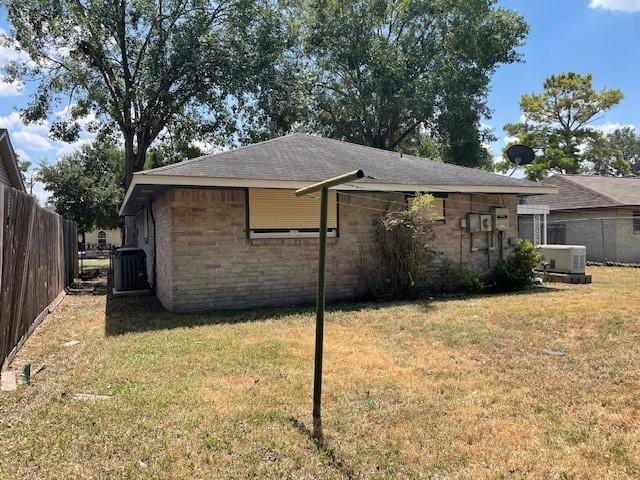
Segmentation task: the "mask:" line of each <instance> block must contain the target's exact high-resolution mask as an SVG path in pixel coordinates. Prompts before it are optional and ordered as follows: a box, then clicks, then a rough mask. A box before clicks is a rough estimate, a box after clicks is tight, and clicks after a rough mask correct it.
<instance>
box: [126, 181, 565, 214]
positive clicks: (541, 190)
mask: <svg viewBox="0 0 640 480" xmlns="http://www.w3.org/2000/svg"><path fill="white" fill-rule="evenodd" d="M315 181H317V180H315ZM313 182H314V180H309V181H300V180H258V179H246V178H212V177H187V176H182V175H145V174H141V173H138V174H134V175H133V179H132V180H131V184H130V185H129V188H128V189H127V193H126V195H125V197H124V201H123V202H122V207H121V208H120V215H122V211H123V209H124V206H125V205H126V204H127V202H128V201H129V198H130V197H131V194H132V192H133V189H134V188H135V187H136V185H167V186H175V187H229V188H286V189H298V188H302V187H306V186H307V185H309V184H310V183H313ZM332 190H343V191H359V190H367V191H374V192H438V193H446V192H450V193H491V194H515V195H543V194H547V193H558V188H557V187H553V186H550V185H540V186H531V187H529V186H522V187H521V186H517V187H515V186H497V185H413V184H402V183H369V182H366V183H365V182H363V183H345V184H344V185H340V186H337V187H335V188H333V189H332Z"/></svg>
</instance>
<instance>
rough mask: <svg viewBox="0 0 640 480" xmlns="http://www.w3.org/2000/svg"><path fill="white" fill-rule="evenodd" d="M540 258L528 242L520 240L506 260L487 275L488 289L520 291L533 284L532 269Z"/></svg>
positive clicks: (501, 261)
mask: <svg viewBox="0 0 640 480" xmlns="http://www.w3.org/2000/svg"><path fill="white" fill-rule="evenodd" d="M541 259H542V257H541V256H540V254H539V253H538V251H537V250H536V247H535V246H534V245H533V243H531V242H530V241H528V240H520V241H519V242H518V244H517V245H516V247H515V250H514V251H513V253H511V254H510V255H509V256H508V257H507V258H506V260H500V261H499V262H498V264H497V265H496V266H495V268H494V269H493V270H492V271H491V273H490V274H489V280H488V283H489V285H490V288H491V289H492V290H494V291H497V292H510V291H515V290H522V289H524V288H526V287H528V286H530V285H532V284H533V280H534V278H535V273H534V271H533V269H534V268H535V267H536V265H538V264H539V263H540V261H541Z"/></svg>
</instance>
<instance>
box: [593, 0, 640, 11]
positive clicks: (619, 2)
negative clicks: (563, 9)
mask: <svg viewBox="0 0 640 480" xmlns="http://www.w3.org/2000/svg"><path fill="white" fill-rule="evenodd" d="M589 7H591V8H602V9H604V10H616V11H618V12H640V0H591V3H589Z"/></svg>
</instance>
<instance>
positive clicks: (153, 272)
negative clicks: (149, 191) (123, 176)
mask: <svg viewBox="0 0 640 480" xmlns="http://www.w3.org/2000/svg"><path fill="white" fill-rule="evenodd" d="M149 212H150V213H151V222H152V223H153V266H152V267H151V269H152V272H151V277H152V278H153V284H152V285H151V290H152V291H153V293H156V278H157V275H156V217H155V216H154V215H153V200H151V202H150V203H149Z"/></svg>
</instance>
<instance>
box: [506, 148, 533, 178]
mask: <svg viewBox="0 0 640 480" xmlns="http://www.w3.org/2000/svg"><path fill="white" fill-rule="evenodd" d="M507 158H508V159H509V161H510V162H511V163H512V164H513V170H511V173H510V174H509V176H511V175H513V174H514V173H515V171H516V170H517V169H518V167H522V166H524V165H529V164H530V163H531V162H533V160H534V158H536V154H535V152H534V151H533V149H532V148H531V147H529V146H527V145H522V144H521V143H516V144H515V145H511V146H510V147H509V148H507Z"/></svg>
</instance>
